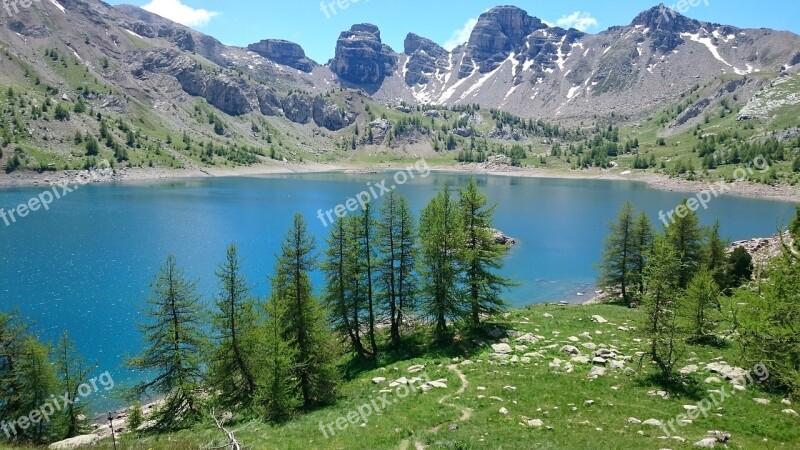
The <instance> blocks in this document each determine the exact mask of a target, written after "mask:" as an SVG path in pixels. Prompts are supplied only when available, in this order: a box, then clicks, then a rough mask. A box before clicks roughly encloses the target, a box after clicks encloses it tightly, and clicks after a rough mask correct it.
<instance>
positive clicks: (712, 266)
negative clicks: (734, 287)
mask: <svg viewBox="0 0 800 450" xmlns="http://www.w3.org/2000/svg"><path fill="white" fill-rule="evenodd" d="M719 229H720V224H719V221H717V222H716V223H715V224H714V226H712V227H711V228H710V229H709V230H708V241H707V243H706V248H705V251H704V252H703V263H704V264H703V266H704V267H705V269H707V270H708V271H709V272H710V273H711V276H712V277H713V279H714V282H715V283H716V284H717V286H718V287H719V288H720V289H723V290H724V289H727V288H728V282H727V281H726V276H725V266H726V262H727V259H728V254H727V251H728V242H727V241H725V240H724V239H722V238H721V237H720V233H719Z"/></svg>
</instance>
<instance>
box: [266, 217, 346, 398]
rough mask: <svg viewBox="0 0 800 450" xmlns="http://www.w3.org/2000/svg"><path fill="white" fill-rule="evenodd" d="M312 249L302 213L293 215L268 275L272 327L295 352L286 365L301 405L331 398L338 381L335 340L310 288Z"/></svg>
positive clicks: (333, 395)
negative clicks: (289, 362)
mask: <svg viewBox="0 0 800 450" xmlns="http://www.w3.org/2000/svg"><path fill="white" fill-rule="evenodd" d="M315 248H316V244H315V241H314V237H313V236H310V235H309V233H308V227H307V225H306V222H305V220H304V219H303V216H302V215H300V214H297V215H295V217H294V221H293V224H292V228H291V230H290V231H289V233H288V235H287V236H286V239H285V240H284V242H283V244H281V254H280V256H278V258H277V263H276V266H275V274H274V275H273V277H272V278H271V282H272V297H271V298H270V302H272V303H275V305H273V306H272V308H273V309H272V311H274V313H275V314H276V315H275V318H276V319H277V320H278V322H279V325H276V326H280V327H281V329H280V332H281V333H280V334H281V339H282V340H283V344H285V345H288V344H289V343H291V344H292V347H293V348H295V349H296V351H297V353H296V355H295V356H294V358H293V360H292V364H291V365H292V376H293V378H295V379H296V380H297V383H298V394H299V396H300V398H301V400H302V405H303V407H305V408H310V407H313V406H316V405H324V404H327V403H330V402H332V401H333V400H334V399H335V398H336V387H337V385H338V383H339V376H338V371H337V368H336V357H337V354H336V353H337V352H336V339H335V337H334V335H333V334H332V333H331V332H330V330H329V329H328V327H327V323H326V320H325V313H324V310H323V308H322V306H321V305H320V303H319V302H318V301H317V299H315V298H314V296H313V290H312V287H311V275H310V273H311V271H312V270H314V269H315V268H316V263H315V255H314V251H315Z"/></svg>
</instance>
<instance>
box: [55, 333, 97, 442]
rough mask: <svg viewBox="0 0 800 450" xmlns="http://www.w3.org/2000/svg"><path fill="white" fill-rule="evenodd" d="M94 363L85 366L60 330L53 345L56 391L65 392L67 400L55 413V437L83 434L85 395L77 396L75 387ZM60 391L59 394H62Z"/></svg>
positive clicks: (86, 377) (86, 422)
mask: <svg viewBox="0 0 800 450" xmlns="http://www.w3.org/2000/svg"><path fill="white" fill-rule="evenodd" d="M94 369H95V367H91V366H87V365H85V364H84V362H83V358H82V357H81V356H80V355H79V354H78V352H77V350H76V349H75V343H74V342H73V341H72V340H71V339H70V337H69V334H68V333H67V332H64V333H63V334H62V335H61V337H60V338H59V340H58V344H57V345H56V349H55V370H56V375H57V376H58V381H59V383H58V385H59V386H58V387H59V392H63V393H64V394H66V395H67V396H68V398H69V400H70V403H69V404H67V405H65V406H64V410H63V411H61V413H60V414H59V415H58V416H56V419H55V422H56V428H57V429H58V434H59V436H58V439H59V440H63V439H68V438H71V437H75V436H78V435H80V434H86V433H87V432H88V431H89V430H90V425H91V424H90V423H89V419H88V418H87V417H88V416H89V412H88V408H89V402H88V400H87V399H83V398H79V395H78V389H79V388H80V386H81V384H83V383H86V382H88V381H89V374H90V373H91V372H92V371H93V370H94ZM62 395H63V394H62Z"/></svg>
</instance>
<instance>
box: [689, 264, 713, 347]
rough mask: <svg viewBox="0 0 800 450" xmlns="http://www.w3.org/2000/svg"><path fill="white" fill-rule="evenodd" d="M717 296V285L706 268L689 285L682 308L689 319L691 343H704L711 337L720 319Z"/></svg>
mask: <svg viewBox="0 0 800 450" xmlns="http://www.w3.org/2000/svg"><path fill="white" fill-rule="evenodd" d="M719 295H720V289H719V285H717V283H716V282H715V281H714V276H713V275H712V272H711V271H710V270H709V269H707V268H706V269H702V270H701V271H700V272H698V273H697V275H695V276H694V278H692V281H691V282H690V283H689V287H688V288H687V289H686V296H685V298H684V300H683V303H684V304H683V307H684V309H685V310H686V313H687V317H688V319H689V327H690V328H689V333H690V335H689V338H690V339H691V340H692V341H693V342H705V341H708V340H709V339H710V338H712V337H713V334H714V331H715V330H716V328H717V324H718V323H719V321H720V319H721V313H720V304H719Z"/></svg>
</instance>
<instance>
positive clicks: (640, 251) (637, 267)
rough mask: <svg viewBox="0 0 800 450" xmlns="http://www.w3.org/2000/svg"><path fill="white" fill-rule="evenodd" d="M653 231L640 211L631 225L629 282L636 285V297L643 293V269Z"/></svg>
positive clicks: (653, 235)
mask: <svg viewBox="0 0 800 450" xmlns="http://www.w3.org/2000/svg"><path fill="white" fill-rule="evenodd" d="M654 239H655V231H654V230H653V225H652V224H651V223H650V219H649V218H648V217H647V214H645V213H641V214H640V215H639V218H638V219H636V224H635V225H634V226H633V254H632V255H631V258H632V260H633V267H632V274H631V282H632V283H633V284H634V285H636V286H637V293H636V297H637V298H638V299H641V298H642V296H643V295H644V271H645V269H646V268H647V256H648V255H649V254H650V250H651V249H652V247H653V240H654Z"/></svg>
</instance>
